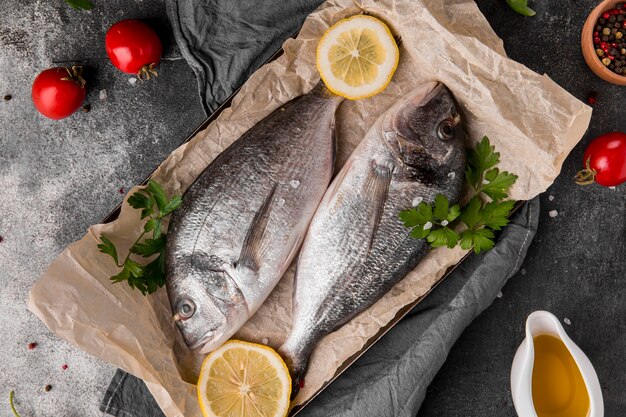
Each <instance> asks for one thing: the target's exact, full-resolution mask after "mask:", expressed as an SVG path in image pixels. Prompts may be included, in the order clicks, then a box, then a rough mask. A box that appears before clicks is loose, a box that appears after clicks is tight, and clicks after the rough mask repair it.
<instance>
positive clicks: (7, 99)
mask: <svg viewBox="0 0 626 417" xmlns="http://www.w3.org/2000/svg"><path fill="white" fill-rule="evenodd" d="M3 98H4V101H11V99H12V98H13V96H12V95H11V94H7V95H6V96H4V97H3Z"/></svg>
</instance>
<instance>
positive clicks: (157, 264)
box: [98, 180, 182, 295]
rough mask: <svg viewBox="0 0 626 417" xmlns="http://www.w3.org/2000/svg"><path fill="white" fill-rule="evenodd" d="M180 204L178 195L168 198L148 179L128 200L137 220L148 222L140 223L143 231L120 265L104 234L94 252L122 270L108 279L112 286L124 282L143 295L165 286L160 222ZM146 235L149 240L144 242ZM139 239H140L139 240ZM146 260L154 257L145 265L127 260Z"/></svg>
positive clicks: (164, 237) (164, 235)
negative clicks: (103, 254)
mask: <svg viewBox="0 0 626 417" xmlns="http://www.w3.org/2000/svg"><path fill="white" fill-rule="evenodd" d="M181 203H182V197H181V196H179V195H175V196H173V197H172V198H171V199H168V198H167V196H166V195H165V191H164V190H163V187H161V186H160V185H159V184H158V183H157V182H155V181H152V180H150V181H149V182H148V186H147V187H146V188H144V189H142V190H140V191H137V192H136V193H134V194H133V195H131V196H130V197H129V198H128V204H130V205H131V207H133V208H135V209H138V210H141V219H142V220H143V219H148V220H147V221H146V223H145V224H144V228H143V232H141V234H140V235H139V237H138V238H137V240H135V243H134V244H133V245H132V246H131V248H130V251H129V252H128V254H127V255H126V257H125V258H124V260H123V261H122V262H121V263H120V261H119V256H118V253H117V249H116V248H115V245H114V244H113V242H111V240H110V239H109V238H107V237H106V236H105V235H103V234H101V235H100V241H101V242H102V243H100V244H99V245H98V249H100V252H102V253H105V254H107V255H109V256H111V258H113V260H114V261H115V264H116V265H117V266H118V267H119V268H122V270H121V271H120V273H119V274H117V275H114V276H112V277H111V281H113V282H114V283H117V282H123V281H127V282H128V285H130V287H131V288H137V289H138V290H139V291H141V293H142V294H143V295H146V294H152V293H153V292H155V291H156V290H157V289H159V288H160V287H162V286H163V285H165V254H164V252H165V241H166V234H165V233H163V231H162V222H163V219H164V218H165V217H166V216H168V215H170V214H171V213H172V212H173V211H174V210H176V209H177V208H178V207H179V206H180V204H181ZM148 233H151V234H152V237H151V238H148V239H144V237H146V235H147V234H148ZM142 239H143V240H142ZM133 254H135V255H139V256H141V257H143V258H150V257H152V256H154V255H158V256H157V257H156V258H155V259H154V260H152V261H151V262H149V263H148V264H146V265H142V264H141V263H139V262H137V261H135V260H133V259H131V255H133Z"/></svg>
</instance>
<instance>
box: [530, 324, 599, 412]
mask: <svg viewBox="0 0 626 417" xmlns="http://www.w3.org/2000/svg"><path fill="white" fill-rule="evenodd" d="M533 342H534V345H535V363H534V365H533V374H532V395H533V404H534V406H535V411H536V412H537V416H538V417H587V415H588V414H589V393H588V392H587V387H586V385H585V381H584V380H583V376H582V374H581V373H580V370H579V369H578V365H577V364H576V361H574V358H573V357H572V355H571V353H570V352H569V350H568V349H567V347H566V346H565V344H564V343H563V342H562V341H561V340H560V339H558V338H556V337H554V336H551V335H549V334H539V335H537V336H535V337H534V338H533Z"/></svg>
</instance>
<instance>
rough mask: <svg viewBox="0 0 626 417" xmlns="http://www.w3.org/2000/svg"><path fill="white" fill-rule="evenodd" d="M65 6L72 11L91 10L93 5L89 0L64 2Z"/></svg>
mask: <svg viewBox="0 0 626 417" xmlns="http://www.w3.org/2000/svg"><path fill="white" fill-rule="evenodd" d="M65 2H66V3H67V4H69V5H70V6H71V7H73V8H74V9H77V10H80V9H83V10H91V9H93V4H91V1H89V0H65Z"/></svg>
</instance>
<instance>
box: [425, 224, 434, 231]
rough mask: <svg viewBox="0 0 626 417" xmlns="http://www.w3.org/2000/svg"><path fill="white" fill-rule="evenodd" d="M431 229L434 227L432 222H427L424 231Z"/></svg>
mask: <svg viewBox="0 0 626 417" xmlns="http://www.w3.org/2000/svg"><path fill="white" fill-rule="evenodd" d="M431 227H433V224H432V223H431V222H426V224H424V230H428V229H430V228H431Z"/></svg>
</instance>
